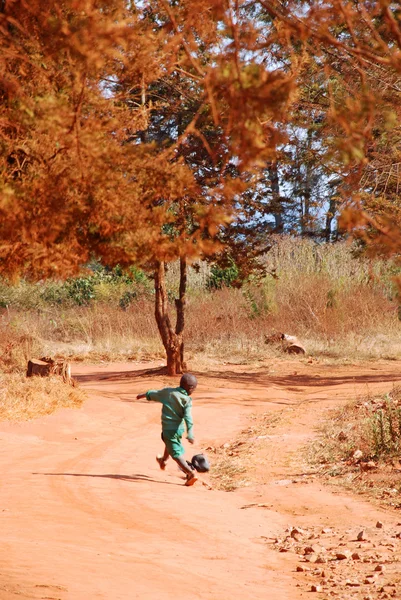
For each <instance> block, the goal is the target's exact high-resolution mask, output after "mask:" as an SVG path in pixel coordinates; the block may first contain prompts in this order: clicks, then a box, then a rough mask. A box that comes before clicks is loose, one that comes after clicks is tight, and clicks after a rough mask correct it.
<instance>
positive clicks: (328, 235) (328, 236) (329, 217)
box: [324, 197, 337, 242]
mask: <svg viewBox="0 0 401 600" xmlns="http://www.w3.org/2000/svg"><path fill="white" fill-rule="evenodd" d="M336 206H337V200H336V199H335V198H333V197H331V198H330V204H329V209H328V211H327V213H326V227H325V229H324V237H325V241H326V242H331V241H332V231H331V224H332V222H333V219H334V217H335V214H336V212H337V208H336Z"/></svg>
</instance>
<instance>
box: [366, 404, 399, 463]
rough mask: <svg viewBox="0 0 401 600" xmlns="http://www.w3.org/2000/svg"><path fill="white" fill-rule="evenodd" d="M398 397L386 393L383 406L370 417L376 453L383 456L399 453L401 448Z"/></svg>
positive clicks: (379, 456)
mask: <svg viewBox="0 0 401 600" xmlns="http://www.w3.org/2000/svg"><path fill="white" fill-rule="evenodd" d="M397 401H398V397H397V396H396V397H395V398H394V397H392V395H391V394H386V396H385V397H384V403H383V407H382V408H380V409H379V410H378V411H377V412H375V413H374V414H373V415H372V417H371V419H370V428H371V433H372V440H373V444H374V454H375V456H376V457H378V458H381V457H384V456H393V455H395V454H398V453H399V452H400V449H401V407H400V406H398V404H397Z"/></svg>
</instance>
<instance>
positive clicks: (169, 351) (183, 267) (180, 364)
mask: <svg viewBox="0 0 401 600" xmlns="http://www.w3.org/2000/svg"><path fill="white" fill-rule="evenodd" d="M186 289H187V261H186V258H181V259H180V290H179V297H178V298H177V299H176V301H175V307H176V312H177V322H176V327H175V329H174V328H173V326H172V324H171V320H170V316H169V313H168V297H167V289H166V279H165V266H164V262H158V263H157V265H156V269H155V317H156V322H157V327H158V329H159V333H160V337H161V339H162V342H163V346H164V348H165V350H166V355H167V373H168V374H169V375H178V374H179V373H182V372H183V371H184V369H185V364H184V341H183V333H184V325H185V295H186Z"/></svg>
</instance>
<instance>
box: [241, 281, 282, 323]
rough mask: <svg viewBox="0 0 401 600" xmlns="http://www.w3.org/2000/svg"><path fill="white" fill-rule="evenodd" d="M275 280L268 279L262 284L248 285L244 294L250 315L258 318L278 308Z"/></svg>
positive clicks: (252, 317)
mask: <svg viewBox="0 0 401 600" xmlns="http://www.w3.org/2000/svg"><path fill="white" fill-rule="evenodd" d="M275 292H276V290H275V282H272V281H271V280H270V279H267V280H266V281H264V282H263V284H260V285H248V286H247V287H246V288H245V289H244V291H243V296H244V298H245V300H246V307H247V312H248V314H249V317H250V318H251V319H256V318H258V317H262V316H266V315H269V314H271V313H273V312H274V311H275V309H276V301H275Z"/></svg>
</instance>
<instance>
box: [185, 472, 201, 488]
mask: <svg viewBox="0 0 401 600" xmlns="http://www.w3.org/2000/svg"><path fill="white" fill-rule="evenodd" d="M197 481H198V478H197V477H196V476H195V475H194V474H193V473H189V474H188V475H187V480H186V482H185V483H184V485H186V486H187V487H189V486H190V485H193V484H194V483H196V482H197Z"/></svg>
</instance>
